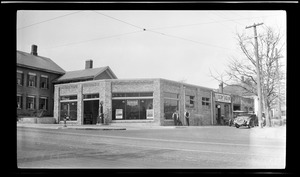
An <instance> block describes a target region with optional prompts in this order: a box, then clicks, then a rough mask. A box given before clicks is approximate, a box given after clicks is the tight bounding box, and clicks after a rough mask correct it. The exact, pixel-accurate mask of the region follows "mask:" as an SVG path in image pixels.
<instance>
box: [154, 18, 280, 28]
mask: <svg viewBox="0 0 300 177" xmlns="http://www.w3.org/2000/svg"><path fill="white" fill-rule="evenodd" d="M271 16H277V15H266V16H259V17H251V18H249V17H248V18H236V19H227V20H218V21H211V22H202V23H193V24H185V25H174V26H166V27H157V28H149V29H148V30H159V29H171V28H182V27H186V26H197V25H205V24H213V23H220V22H227V21H234V20H246V19H254V18H261V17H271Z"/></svg>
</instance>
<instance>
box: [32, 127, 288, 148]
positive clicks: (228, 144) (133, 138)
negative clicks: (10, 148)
mask: <svg viewBox="0 0 300 177" xmlns="http://www.w3.org/2000/svg"><path fill="white" fill-rule="evenodd" d="M31 130H33V129H31ZM39 131H43V132H48V133H55V134H59V133H62V134H68V135H79V136H86V134H81V133H74V132H59V133H58V132H53V131H47V130H39ZM88 136H93V137H103V138H119V139H132V140H144V141H162V142H174V143H190V144H209V145H224V146H245V147H271V148H279V149H280V148H285V146H272V145H252V144H235V143H215V142H204V141H202V142H200V141H197V142H195V141H185V140H167V139H153V138H138V137H124V136H109V135H95V134H88Z"/></svg>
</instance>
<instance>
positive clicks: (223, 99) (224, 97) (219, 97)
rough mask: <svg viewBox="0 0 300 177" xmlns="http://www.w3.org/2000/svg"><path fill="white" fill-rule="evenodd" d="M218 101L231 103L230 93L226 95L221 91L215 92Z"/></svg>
mask: <svg viewBox="0 0 300 177" xmlns="http://www.w3.org/2000/svg"><path fill="white" fill-rule="evenodd" d="M215 98H216V101H219V102H225V103H231V97H230V96H229V95H224V94H220V93H215Z"/></svg>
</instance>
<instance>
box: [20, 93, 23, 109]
mask: <svg viewBox="0 0 300 177" xmlns="http://www.w3.org/2000/svg"><path fill="white" fill-rule="evenodd" d="M20 108H21V109H22V108H23V95H21V96H20Z"/></svg>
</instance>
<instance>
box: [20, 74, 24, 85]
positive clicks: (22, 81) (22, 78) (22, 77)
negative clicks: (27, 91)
mask: <svg viewBox="0 0 300 177" xmlns="http://www.w3.org/2000/svg"><path fill="white" fill-rule="evenodd" d="M21 85H24V74H23V73H22V74H21Z"/></svg>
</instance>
